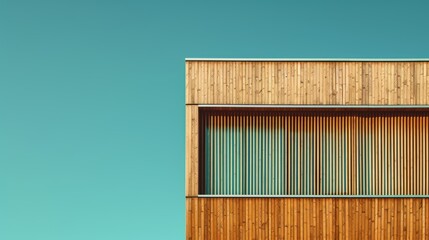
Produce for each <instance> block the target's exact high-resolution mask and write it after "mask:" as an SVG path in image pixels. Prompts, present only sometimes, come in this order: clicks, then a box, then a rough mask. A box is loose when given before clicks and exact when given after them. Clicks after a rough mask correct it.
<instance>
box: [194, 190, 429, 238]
mask: <svg viewBox="0 0 429 240" xmlns="http://www.w3.org/2000/svg"><path fill="white" fill-rule="evenodd" d="M186 236H187V239H322V238H323V239H429V199H427V198H426V199H407V198H399V199H394V198H370V199H358V198H187V199H186Z"/></svg>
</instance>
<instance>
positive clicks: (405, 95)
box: [186, 61, 429, 105]
mask: <svg viewBox="0 0 429 240" xmlns="http://www.w3.org/2000/svg"><path fill="white" fill-rule="evenodd" d="M186 104H331V105H332V104H339V105H344V104H350V105H353V104H357V105H366V104H372V105H383V104H386V105H414V104H418V105H420V104H429V62H243V61H225V62H222V61H187V62H186Z"/></svg>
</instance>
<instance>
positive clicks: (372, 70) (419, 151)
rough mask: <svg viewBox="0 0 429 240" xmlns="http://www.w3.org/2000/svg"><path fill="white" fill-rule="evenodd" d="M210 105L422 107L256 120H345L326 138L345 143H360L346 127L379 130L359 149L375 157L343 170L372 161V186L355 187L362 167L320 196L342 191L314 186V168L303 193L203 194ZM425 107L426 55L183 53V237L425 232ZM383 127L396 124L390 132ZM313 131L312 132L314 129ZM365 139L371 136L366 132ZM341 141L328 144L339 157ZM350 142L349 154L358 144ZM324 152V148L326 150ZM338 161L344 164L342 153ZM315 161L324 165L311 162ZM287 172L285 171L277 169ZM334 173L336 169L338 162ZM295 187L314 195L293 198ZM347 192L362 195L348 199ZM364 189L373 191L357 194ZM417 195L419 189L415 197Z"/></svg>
mask: <svg viewBox="0 0 429 240" xmlns="http://www.w3.org/2000/svg"><path fill="white" fill-rule="evenodd" d="M209 105H216V106H218V107H219V105H222V107H223V108H222V109H223V110H227V109H229V110H230V111H232V112H233V111H236V110H237V109H238V108H237V106H238V107H239V106H247V107H248V105H258V107H259V108H261V107H264V106H265V107H268V106H269V107H273V105H279V106H280V105H288V106H289V105H290V106H293V105H302V106H306V105H316V106H315V107H316V108H317V105H319V106H327V105H329V106H333V105H335V108H334V109H333V110H329V109H326V110H323V109H313V110H315V111H319V112H323V111H325V112H329V111H339V112H341V111H343V112H344V109H342V107H344V106H353V105H359V107H360V109H355V110H353V111H354V112H359V111H361V112H366V110H367V109H365V106H368V107H371V106H374V105H377V106H389V107H392V106H397V107H412V106H417V107H421V108H416V109H417V112H418V113H411V114H410V115H406V114H402V115H401V114H399V115H398V109H397V110H393V111H392V110H390V112H391V113H392V114H391V115H389V114H387V115H377V116H376V117H374V118H367V119H364V120H362V119H360V118H356V117H353V116H351V117H350V116H349V117H347V116H348V115H344V114H343V115H341V114H340V116H342V117H340V118H322V117H320V116H321V115H311V116H313V117H311V116H310V115H307V117H305V116H301V117H295V118H293V117H292V118H291V116H285V117H284V119H286V120H282V121H283V122H281V121H280V120H273V119H274V118H264V119H265V120H263V119H259V120H254V122H255V121H261V124H262V121H265V122H264V124H268V125H270V126H277V125H275V124H278V126H280V124H286V125H285V126H287V123H288V121H289V120H290V121H292V122H293V123H294V124H295V123H296V124H295V125H294V126H297V127H299V128H300V129H303V128H308V129H319V128H323V126H327V127H329V126H331V127H332V128H334V126H335V127H337V126H342V127H343V128H344V129H346V130H347V131H350V133H349V132H347V137H344V136H343V135H341V134H342V132H344V131H345V130H344V129H343V130H341V131H339V132H338V134H337V135H334V136H333V138H332V139H334V140H336V141H337V142H338V143H340V142H341V141H343V140H344V141H346V142H347V144H348V145H350V146H354V145H356V144H357V143H355V142H353V141H354V140H353V139H358V138H355V137H351V138H350V137H348V136H355V135H356V136H357V135H358V131H363V132H365V133H371V134H373V133H375V134H374V136H375V137H374V141H373V142H372V143H371V144H368V146H371V147H370V148H368V149H369V150H368V151H367V150H366V152H365V154H368V159H370V161H371V162H370V163H369V165H368V164H366V165H359V164H356V165H347V166H348V167H350V169H348V170H347V171H350V172H353V173H354V172H356V171H365V170H366V168H367V166H373V167H374V169H375V170H374V171H373V172H371V174H374V176H372V175H371V176H369V177H368V176H367V178H368V179H369V180H370V183H371V185H370V186H372V188H371V189H370V190H368V191H366V190H365V189H359V188H358V187H356V186H357V185H356V183H357V182H358V179H357V178H359V176H360V175H359V174H357V175H353V174H351V175H350V176H349V177H350V181H347V182H346V183H344V182H343V183H342V182H341V181H335V180H334V178H333V179H330V180H329V182H330V183H332V184H333V186H335V187H339V186H340V185H341V184H343V185H344V186H342V185H341V186H342V187H344V189H349V190H348V192H347V193H348V194H346V195H348V196H346V197H345V198H339V196H333V197H320V196H317V195H326V193H329V194H328V195H330V194H334V195H338V193H337V192H335V191H333V192H329V191H325V192H324V190H323V188H321V186H320V185H318V182H319V181H320V177H321V175H317V176H318V178H314V179H312V180H311V181H312V182H313V185H314V189H313V191H309V192H307V193H305V192H296V193H294V194H291V192H287V191H286V190H284V191H283V192H281V191H278V192H276V194H277V193H279V194H278V195H281V196H276V197H255V196H248V197H246V196H242V197H235V196H223V197H216V196H210V197H208V196H205V195H204V183H203V181H202V180H201V175H202V172H203V171H204V169H203V168H204V166H203V164H201V160H202V158H204V157H203V156H202V155H201V153H202V150H203V149H201V141H204V136H205V133H204V132H202V130H201V126H203V125H204V124H206V123H205V121H206V120H205V118H203V115H204V111H203V109H204V108H206V107H207V106H209ZM228 105H231V106H232V105H234V108H228ZM427 106H429V61H405V60H398V61H392V60H387V61H369V60H365V61H358V60H355V61H348V60H347V61H341V60H335V61H334V60H326V61H323V60H311V61H305V60H300V61H292V60H284V61H279V60H276V61H263V60H260V61H255V60H252V61H246V60H229V61H228V60H225V61H219V60H210V59H208V60H187V61H186V173H185V174H186V178H185V188H186V190H185V195H186V209H187V210H186V236H187V239H318V238H327V239H338V238H346V239H358V238H362V237H366V238H369V239H382V238H383V239H384V238H393V239H429V222H428V221H429V220H427V219H429V205H428V204H429V201H428V198H427V196H428V195H427V194H428V193H429V184H428V180H429V179H428V177H429V174H428V173H429V160H428V159H429V152H428V150H429V123H428V121H429V117H427V115H428V111H429V108H428V109H426V107H427ZM222 109H221V110H222ZM234 109H235V110H234ZM247 109H251V108H247ZM378 109H379V108H377V109H375V110H374V109H372V112H373V113H374V114H375V113H376V112H377V111H378ZM413 109H414V108H413ZM285 110H286V111H287V108H286V109H282V110H281V111H283V112H284V111H285ZM395 111H396V113H395ZM400 111H401V112H402V111H403V112H407V111H408V112H412V111H414V110H412V109H401V110H400ZM221 112H222V111H221ZM224 112H226V111H224ZM303 112H304V111H303ZM307 112H309V111H308V110H307ZM349 112H350V111H349ZM312 114H313V113H312ZM395 114H396V115H395ZM333 115H335V114H333ZM337 115H338V114H337ZM219 116H220V118H213V120H212V122H211V123H212V124H213V123H216V124H224V123H226V122H227V121H231V122H234V121H235V122H234V124H238V123H240V122H239V121H240V120H238V123H237V120H234V121H232V120H228V119H229V118H227V117H226V118H225V117H223V118H222V115H219ZM289 118H290V119H289ZM221 119H222V120H221ZM288 119H289V120H288ZM252 121H253V120H252ZM249 123H252V122H249ZM228 124H230V123H229V122H228ZM231 124H232V123H231ZM240 124H243V123H240ZM329 124H331V125H329ZM240 126H241V125H240ZM242 126H244V125H242ZM357 126H361V127H357ZM386 126H388V127H386ZM355 129H356V130H355ZM389 129H397V130H398V131H396V130H395V131H392V132H389V131H390V130H389ZM388 130H389V131H388ZM353 134H355V135H353ZM315 136H318V135H317V133H316V135H315ZM342 138H344V139H342ZM340 140H341V141H340ZM349 141H350V142H349ZM334 142H335V141H334ZM364 142H365V144H367V143H366V141H362V143H364ZM337 145H338V144H337ZM234 146H235V145H234ZM338 146H340V145H338ZM316 149H319V152H315V153H313V154H315V155H314V156H315V157H314V158H315V159H319V157H318V156H322V151H320V149H321V148H320V147H319V148H316ZM341 149H343V148H341V147H338V148H335V149H334V150H333V151H334V152H335V151H337V152H336V153H335V154H339V155H338V156H343V155H344V154H345V152H346V150H344V149H345V148H344V149H343V150H341ZM385 149H392V150H386V151H387V152H388V153H386V152H385ZM341 151H343V152H341ZM347 151H351V152H352V153H353V154H354V153H355V152H356V150H347ZM323 154H326V153H325V152H324V151H323ZM353 154H349V155H350V156H351V157H350V158H345V159H346V161H355V162H356V156H355V157H352V156H353ZM389 154H390V155H389ZM332 156H337V155H327V157H326V158H327V159H329V158H332ZM384 156H387V157H384ZM334 158H335V159H337V157H334ZM279 159H280V158H279ZM386 159H395V160H394V161H392V162H388V161H386ZM279 164H282V161H279ZM335 164H339V165H338V166H343V165H341V164H343V163H341V162H338V163H335ZM401 164H402V165H401ZM387 165H388V167H386V166H387ZM308 166H309V165H308ZM317 166H319V167H320V165H315V167H317ZM335 166H337V165H335ZM384 169H386V171H393V172H392V174H391V175H389V176H386V175H384V174H383V172H384V171H385V170H384ZM334 172H335V171H334ZM286 174H287V172H285V173H283V175H286ZM335 174H338V171H337V172H336V173H335ZM339 174H341V173H339ZM401 174H402V175H401ZM283 175H282V176H283ZM276 176H277V175H276ZM279 176H280V175H279ZM334 176H337V175H334ZM398 176H399V177H398ZM401 176H404V177H405V178H401ZM404 179H405V180H404ZM304 181H305V179H304ZM353 181H354V182H353ZM385 182H388V183H391V185H392V186H396V187H392V188H390V190H389V189H386V188H384V185H383V184H384V183H385ZM279 186H281V185H279ZM309 186H312V185H309ZM341 186H340V187H341ZM368 186H369V185H368ZM335 187H333V189H335ZM218 193H219V192H218ZM261 193H262V194H256V195H264V192H261ZM310 193H311V194H310ZM213 195H216V194H213ZM226 195H228V194H226ZM288 195H294V196H295V197H288ZM296 195H314V196H313V197H298V198H297V197H296ZM340 195H341V194H340ZM352 195H360V197H356V198H354V197H353V196H352ZM362 195H368V196H371V197H366V198H365V197H364V198H362ZM395 195H396V197H395ZM399 195H403V196H399ZM404 195H406V196H404ZM414 195H415V196H417V197H413V196H414Z"/></svg>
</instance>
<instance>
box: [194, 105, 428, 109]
mask: <svg viewBox="0 0 429 240" xmlns="http://www.w3.org/2000/svg"><path fill="white" fill-rule="evenodd" d="M198 107H201V108H366V109H369V108H375V109H378V108H394V109H395V108H413V109H415V108H424V109H428V108H429V105H323V104H320V105H315V104H307V105H286V104H198Z"/></svg>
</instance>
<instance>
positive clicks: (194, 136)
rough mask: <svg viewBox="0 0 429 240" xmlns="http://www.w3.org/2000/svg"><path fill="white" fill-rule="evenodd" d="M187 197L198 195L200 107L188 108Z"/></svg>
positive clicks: (188, 106) (190, 106)
mask: <svg viewBox="0 0 429 240" xmlns="http://www.w3.org/2000/svg"><path fill="white" fill-rule="evenodd" d="M185 159H186V160H185V195H186V196H197V195H198V107H197V106H195V105H194V106H193V105H187V106H186V157H185Z"/></svg>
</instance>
